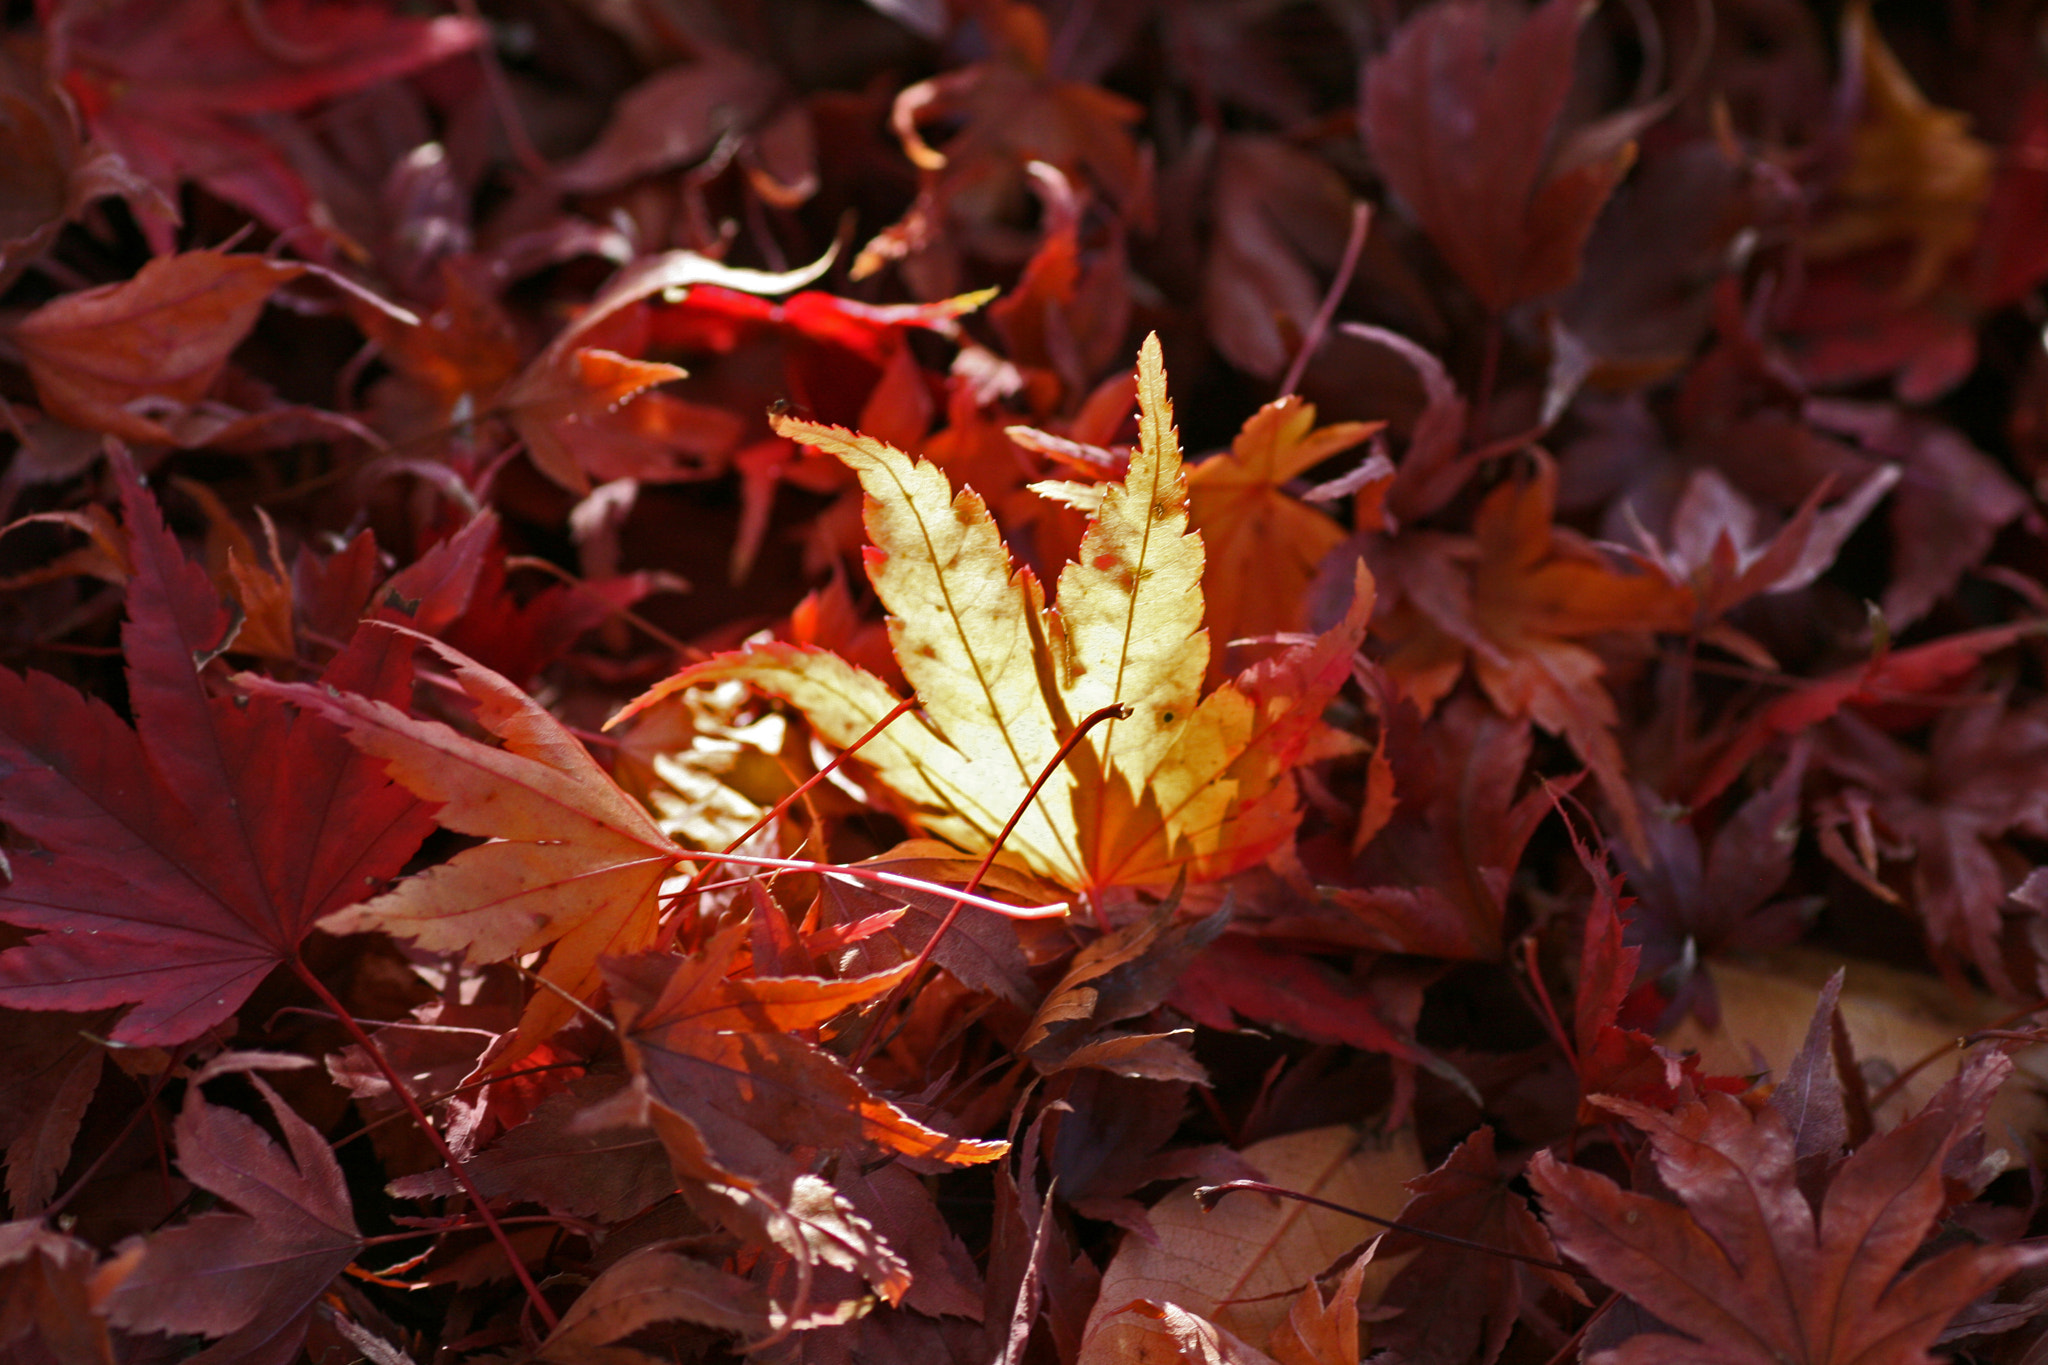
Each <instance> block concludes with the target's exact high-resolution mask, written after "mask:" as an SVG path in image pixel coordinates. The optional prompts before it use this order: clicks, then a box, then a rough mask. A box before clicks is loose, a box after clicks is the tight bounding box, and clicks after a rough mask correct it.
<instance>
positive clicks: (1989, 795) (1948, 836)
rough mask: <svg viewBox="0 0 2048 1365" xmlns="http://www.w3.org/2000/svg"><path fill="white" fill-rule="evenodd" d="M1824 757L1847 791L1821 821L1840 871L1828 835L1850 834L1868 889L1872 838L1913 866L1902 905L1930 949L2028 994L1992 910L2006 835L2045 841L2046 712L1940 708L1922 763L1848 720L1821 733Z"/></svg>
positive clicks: (1998, 901)
mask: <svg viewBox="0 0 2048 1365" xmlns="http://www.w3.org/2000/svg"><path fill="white" fill-rule="evenodd" d="M1820 755H1821V761H1822V762H1823V763H1824V764H1825V765H1826V766H1827V767H1829V768H1831V769H1832V770H1833V771H1834V772H1836V773H1837V774H1838V775H1840V776H1841V777H1843V778H1844V779H1846V780H1847V782H1848V783H1849V787H1848V790H1847V791H1845V792H1843V793H1842V794H1840V795H1838V796H1837V797H1835V798H1833V799H1832V800H1830V801H1829V802H1828V807H1829V808H1830V810H1829V813H1827V814H1823V816H1822V827H1823V835H1822V848H1823V849H1824V850H1826V851H1828V852H1830V853H1831V854H1832V855H1833V856H1834V857H1835V860H1836V861H1837V862H1838V863H1845V862H1847V861H1848V859H1847V858H1846V856H1844V855H1846V852H1847V850H1845V849H1841V848H1840V845H1839V843H1838V842H1837V840H1838V837H1839V836H1838V835H1836V834H1835V831H1834V830H1832V829H1831V828H1830V826H1832V825H1834V824H1835V823H1837V822H1843V823H1851V824H1852V825H1854V826H1855V827H1856V828H1857V832H1858V833H1859V835H1860V836H1862V837H1860V838H1859V839H1858V840H1857V842H1858V843H1859V844H1860V845H1862V847H1863V849H1864V850H1865V852H1866V857H1867V862H1866V864H1865V865H1864V866H1862V867H1853V866H1852V867H1849V868H1847V869H1845V870H1848V871H1850V872H1851V874H1852V875H1855V876H1857V878H1858V879H1859V880H1860V881H1863V882H1864V883H1865V884H1871V883H1872V882H1874V881H1875V875H1874V874H1875V873H1876V870H1877V868H1876V861H1877V859H1876V856H1875V851H1876V848H1877V847H1878V843H1879V841H1878V839H1873V838H1872V837H1871V835H1872V834H1877V835H1878V836H1879V837H1880V838H1881V839H1882V845H1883V848H1884V852H1885V853H1886V854H1887V855H1891V856H1908V857H1911V858H1912V859H1913V869H1912V874H1911V877H1910V879H1909V881H1908V883H1907V885H1908V898H1909V904H1910V905H1911V907H1912V908H1913V910H1914V911H1915V912H1916V913H1917V914H1918V915H1919V917H1920V919H1921V921H1922V923H1923V924H1924V925H1925V927H1926V931H1927V938H1928V941H1929V943H1930V944H1931V945H1932V946H1933V947H1935V948H1936V949H1937V950H1946V951H1955V950H1958V949H1960V950H1961V951H1963V952H1965V953H1967V954H1968V955H1969V957H1970V958H1971V960H1972V961H1974V962H1975V963H1976V965H1977V967H1978V969H1979V970H1980V971H1982V972H1983V973H1984V977H1985V980H1986V981H1987V982H1988V983H1989V984H1990V985H1991V986H1992V988H1993V989H1995V990H1997V991H1998V992H1999V993H2000V994H2002V995H2008V996H2012V997H2014V998H2016V999H2017V998H2020V997H2022V996H2024V995H2025V994H2026V992H2025V990H2024V988H2022V987H2020V986H2019V985H2018V984H2017V983H2016V982H2015V981H2014V980H2013V977H2012V973H2011V972H2010V971H2009V969H2008V968H2007V966H2006V963H2005V954H2004V949H2003V946H2002V945H2001V943H2000V937H2001V935H2002V933H2003V923H2004V917H2003V916H2002V915H2001V913H2000V906H2001V905H2002V904H2003V903H2004V901H2005V898H2006V893H2007V892H2008V890H2010V885H2009V883H2010V882H2011V880H2012V878H2011V877H2009V876H2008V874H2007V873H2006V871H2005V869H2004V868H2002V867H2001V866H2000V861H2001V860H2000V853H2001V852H2002V848H2001V844H2002V840H2003V838H2004V836H2005V835H2006V834H2007V833H2008V832H2009V831H2015V830H2018V831H2024V832H2025V833H2027V834H2031V835H2035V836H2036V837H2039V836H2042V835H2048V788H2044V787H2043V786H2042V783H2041V773H2042V771H2043V766H2042V765H2043V764H2044V763H2048V709H2044V708H2043V707H2041V706H2039V705H2034V706H2026V707H2010V708H2009V707H2007V706H2006V705H2005V704H2004V703H2003V702H2002V701H1991V702H1987V703H1983V704H1979V705H1975V706H1956V707H1953V708H1951V709H1948V710H1944V711H1942V712H1941V713H1940V714H1939V716H1938V717H1937V718H1936V720H1935V723H1934V727H1933V730H1932V732H1931V733H1930V734H1929V736H1928V738H1927V748H1926V752H1925V753H1924V754H1923V753H1920V752H1918V751H1916V750H1914V749H1912V748H1908V747H1907V746H1905V745H1902V744H1900V743H1898V742H1897V741H1895V740H1893V739H1891V738H1890V737H1889V736H1887V735H1885V734H1884V733H1883V732H1882V731H1880V730H1878V729H1876V728H1875V727H1874V726H1871V725H1869V724H1867V723H1864V722H1860V721H1858V720H1857V719H1856V718H1855V717H1854V715H1853V713H1852V714H1851V715H1849V716H1844V717H1839V718H1837V719H1836V720H1835V721H1834V722H1833V723H1832V724H1831V725H1830V726H1829V727H1828V729H1827V731H1826V732H1825V734H1824V736H1823V741H1822V744H1821V746H1820ZM1873 826H1874V829H1873ZM1831 835H1833V836H1835V837H1834V838H1831V837H1830V836H1831ZM2015 861H2017V860H2015ZM1875 889H1877V890H1879V891H1881V892H1882V891H1884V888H1883V887H1882V886H1881V885H1879V886H1877V887H1876V888H1875ZM1890 898H1891V897H1890V895H1889V893H1887V899H1890Z"/></svg>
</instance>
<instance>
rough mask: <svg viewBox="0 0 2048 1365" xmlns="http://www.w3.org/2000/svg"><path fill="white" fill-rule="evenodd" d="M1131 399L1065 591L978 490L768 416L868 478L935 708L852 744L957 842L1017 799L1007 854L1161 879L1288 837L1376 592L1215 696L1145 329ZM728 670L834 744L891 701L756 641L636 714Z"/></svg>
mask: <svg viewBox="0 0 2048 1365" xmlns="http://www.w3.org/2000/svg"><path fill="white" fill-rule="evenodd" d="M1138 392H1139V399H1140V405H1141V409H1142V413H1143V420H1142V423H1141V432H1142V437H1143V439H1142V441H1141V444H1140V447H1139V449H1138V451H1137V452H1136V453H1135V454H1134V455H1133V457H1132V461H1131V468H1130V474H1129V476H1128V477H1127V478H1126V479H1125V480H1124V481H1123V482H1121V483H1116V484H1110V485H1108V486H1106V487H1105V488H1104V490H1103V496H1102V503H1101V508H1100V511H1099V512H1098V514H1097V516H1096V518H1095V520H1094V522H1093V523H1091V525H1090V527H1089V530H1088V533H1087V536H1086V537H1085V538H1084V539H1083V541H1082V544H1081V550H1080V555H1079V558H1078V560H1077V562H1075V563H1072V564H1069V565H1068V566H1067V567H1066V568H1065V570H1063V571H1062V572H1061V574H1060V583H1059V596H1058V601H1057V603H1056V604H1055V605H1053V606H1052V607H1047V605H1046V603H1045V597H1044V592H1043V590H1042V588H1041V587H1040V585H1039V583H1038V580H1037V578H1036V577H1035V576H1034V575H1033V574H1032V573H1031V572H1030V571H1029V570H1028V569H1021V568H1013V566H1012V563H1011V560H1010V556H1009V553H1008V551H1007V550H1006V549H1005V547H1004V545H1003V543H1002V541H1001V539H1000V538H999V536H998V535H997V532H996V528H995V524H994V523H993V521H991V520H990V518H989V516H988V512H987V509H986V507H985V506H984V505H983V503H982V500H981V499H980V498H979V497H978V496H977V495H976V494H975V493H974V491H973V490H972V489H967V490H963V491H961V492H960V493H959V494H958V495H955V494H954V492H953V490H952V488H951V487H950V486H949V485H948V483H947V481H946V478H945V475H944V474H943V473H941V472H940V471H939V470H938V469H937V468H936V467H935V466H932V465H930V464H927V463H924V462H921V461H916V460H913V459H911V458H910V457H909V456H907V455H905V454H903V453H902V452H901V451H898V450H896V449H894V448H892V447H890V446H886V445H883V444H882V443H881V442H878V441H874V440H871V439H869V438H866V437H862V436H857V435H855V434H853V433H851V432H847V431H843V430H840V429H838V428H832V427H821V426H816V425H813V424H810V423H803V422H795V421H789V420H786V419H785V420H783V421H782V422H781V423H780V424H779V425H780V429H781V430H782V431H783V432H784V434H786V435H789V436H792V437H796V438H798V439H801V440H804V441H806V442H808V443H810V444H812V445H814V446H816V447H818V448H819V449H822V450H827V451H830V452H831V453H832V454H834V455H837V456H838V457H839V458H840V459H841V460H843V461H845V462H846V463H847V464H848V465H849V466H850V467H852V468H853V469H854V471H855V472H856V473H857V474H859V476H860V478H861V485H862V487H863V488H864V489H865V490H866V492H867V509H866V510H867V524H868V534H869V537H870V539H871V540H872V541H873V542H874V548H873V550H872V551H870V553H869V557H868V568H869V576H870V577H871V578H872V579H873V580H874V583H875V590H876V592H877V594H878V595H879V596H880V597H881V599H882V602H883V605H884V606H886V607H887V608H888V610H889V611H890V613H891V621H890V639H891V642H892V644H893V645H894V647H895V650H896V658H897V661H898V662H899V663H900V664H901V665H902V668H903V673H904V676H905V677H906V678H908V679H909V680H910V682H911V684H912V686H913V687H915V688H916V690H917V695H918V699H919V700H920V701H921V702H922V703H923V704H924V710H923V713H922V714H921V715H916V716H910V717H905V718H904V719H902V720H899V721H897V722H896V723H895V724H894V725H893V726H891V727H890V728H889V729H888V730H886V731H885V732H883V734H882V735H881V736H879V737H878V738H877V739H875V740H873V741H871V742H869V743H868V744H867V745H866V746H865V747H864V748H863V749H862V750H861V757H862V758H863V759H864V760H865V761H866V762H867V763H869V764H870V765H871V766H872V767H873V768H874V769H875V770H876V772H877V773H878V774H879V775H880V777H881V779H882V780H883V782H885V783H886V784H887V785H888V786H889V787H890V788H891V789H892V790H893V791H894V792H895V793H896V794H897V795H898V796H900V797H902V798H903V799H904V801H905V803H906V804H907V805H908V806H909V808H910V810H911V812H912V813H913V815H914V817H915V818H916V819H917V820H918V821H919V823H921V824H923V825H924V826H925V827H926V828H928V829H930V830H932V831H934V832H935V833H938V834H941V835H944V836H945V837H946V838H948V839H951V840H953V841H954V842H955V843H957V844H959V845H960V846H961V847H963V848H969V849H981V848H986V847H988V846H989V844H990V843H992V842H993V841H994V839H995V836H996V834H997V833H998V832H999V831H1000V830H1001V829H1002V828H1003V826H1004V825H1005V824H1006V823H1007V822H1008V820H1009V818H1010V815H1011V813H1012V812H1013V811H1015V810H1017V809H1018V808H1020V807H1024V813H1023V816H1022V818H1021V819H1020V820H1019V821H1018V824H1017V827H1016V829H1015V831H1014V832H1013V833H1012V834H1011V835H1010V837H1009V840H1008V842H1007V843H1006V845H1005V847H1006V848H1007V849H1008V850H1009V851H1010V852H1011V854H1012V855H1013V856H1014V857H1016V858H1017V859H1018V860H1019V861H1021V862H1022V863H1023V864H1024V865H1025V866H1026V867H1028V868H1029V869H1030V870H1031V871H1033V872H1036V873H1038V874H1040V875H1042V876H1046V877H1050V878H1052V879H1053V880H1055V881H1058V882H1061V883H1062V884H1064V885H1067V886H1071V887H1076V888H1101V887H1106V886H1112V885H1119V884H1139V885H1147V884H1149V885H1160V884H1163V883H1165V882H1168V881H1171V880H1172V878H1173V877H1174V876H1175V875H1176V874H1177V873H1179V872H1180V871H1181V870H1183V869H1185V870H1187V871H1189V872H1192V873H1193V874H1194V875H1196V876H1198V877H1213V876H1219V875H1222V874H1224V873H1227V872H1231V871H1235V870H1237V869H1239V868H1243V867H1246V866H1249V865H1251V864H1254V863H1256V862H1257V861H1259V860H1260V859H1262V858H1264V857H1265V856H1266V855H1267V854H1269V853H1271V852H1272V851H1273V850H1274V849H1275V848H1277V847H1278V846H1279V844H1280V842H1281V841H1282V840H1283V839H1285V838H1286V837H1287V835H1288V834H1289V833H1290V832H1291V831H1292V829H1293V827H1294V824H1295V821H1296V819H1297V818H1298V816H1297V813H1296V808H1295V801H1294V793H1293V789H1292V785H1291V783H1290V782H1289V781H1288V776H1287V774H1288V771H1289V770H1290V769H1291V768H1293V767H1295V766H1297V765H1299V764H1301V763H1303V762H1306V761H1308V760H1310V759H1313V758H1316V757H1320V756H1324V755H1327V754H1330V753H1333V752H1337V751H1340V750H1341V749H1342V748H1344V747H1345V743H1344V741H1343V740H1342V738H1341V737H1340V736H1337V735H1336V734H1335V733H1334V732H1333V731H1331V730H1329V729H1328V728H1326V727H1325V726H1324V725H1323V724H1322V721H1321V718H1320V717H1321V712H1322V708H1323V706H1324V704H1325V703H1326V702H1327V701H1328V699H1329V698H1330V696H1331V695H1332V694H1333V693H1334V692H1335V690H1336V689H1337V687H1338V686H1339V685H1341V683H1342V682H1343V680H1344V678H1345V677H1346V676H1347V675H1348V672H1349V660H1350V656H1351V654H1352V652H1353V651H1354V650H1355V649H1356V648H1357V645H1358V642H1359V640H1360V638H1361V637H1362V636H1363V634H1364V631H1365V623H1366V619H1367V617H1368V616H1369V615H1370V613H1371V609H1372V590H1371V583H1370V580H1369V579H1367V578H1361V580H1360V583H1359V584H1358V587H1357V592H1356V595H1355V596H1354V599H1353V601H1352V604H1351V610H1350V613H1349V614H1348V615H1347V617H1346V618H1345V620H1344V622H1343V623H1342V624H1341V625H1339V626H1338V627H1336V628H1335V629H1333V630H1332V631H1330V632H1329V633H1328V634H1326V635H1324V636H1323V637H1321V638H1320V639H1319V640H1317V641H1315V642H1314V643H1312V644H1308V645H1300V646H1296V647H1294V648H1292V649H1289V650H1288V651H1286V652H1285V653H1283V654H1281V655H1279V656H1277V657H1275V658H1274V659H1271V660H1269V661H1267V662H1266V663H1264V664H1262V665H1260V666H1259V667H1257V668H1255V669H1253V670H1251V671H1249V672H1247V673H1246V674H1244V675H1243V676H1242V677H1240V678H1239V679H1237V680H1236V681H1235V682H1233V683H1230V684H1226V685H1225V686H1223V687H1221V688H1219V689H1217V690H1216V691H1214V692H1212V693H1210V694H1209V695H1208V696H1207V697H1202V696H1201V695H1200V689H1201V681H1202V673H1203V669H1204V667H1205V665H1206V663H1207V659H1208V649H1209V641H1208V637H1207V634H1206V632H1205V631H1204V630H1203V629H1202V606H1203V602H1202V591H1201V583H1202V566H1203V553H1202V545H1201V541H1200V540H1199V539H1198V538H1195V537H1192V536H1190V535H1188V534H1187V502H1186V493H1185V490H1184V486H1183V480H1182V475H1181V462H1180V447H1179V440H1178V437H1177V436H1176V434H1175V432H1174V429H1173V417H1172V410H1171V408H1170V406H1169V404H1168V401H1167V397H1166V374H1165V370H1164V367H1163V365H1162V364H1161V361H1160V354H1159V347H1158V342H1157V341H1156V339H1155V340H1151V341H1148V342H1146V344H1145V348H1144V350H1143V351H1142V352H1141V354H1140V358H1139V380H1138ZM720 678H742V679H745V680H746V681H748V682H750V683H752V684H754V685H755V686H756V687H759V688H761V689H762V690H764V691H767V692H770V693H773V694H775V695H777V696H780V697H783V698H785V699H787V700H789V701H791V702H792V703H794V704H795V705H796V706H797V707H798V708H799V709H801V710H802V711H803V712H804V713H805V714H806V715H807V716H809V717H810V719H811V722H812V724H813V725H815V726H816V727H817V728H818V730H819V731H820V732H821V733H822V734H823V735H825V737H826V738H828V739H830V740H831V741H832V742H833V743H836V744H841V745H845V744H850V743H852V742H853V741H854V740H855V739H856V738H858V737H859V736H860V735H861V734H862V733H864V732H865V731H866V730H868V729H869V728H870V727H871V726H873V725H874V724H875V723H876V722H877V721H879V720H880V719H881V718H882V717H883V716H884V715H886V714H887V713H888V712H889V711H890V710H891V709H892V708H893V707H895V706H896V705H897V698H896V697H895V695H894V694H893V693H891V692H890V690H889V688H888V687H887V686H886V685H885V684H883V683H882V682H881V681H880V680H879V679H877V678H875V677H874V676H873V675H871V674H868V673H866V672H863V671H861V670H859V669H857V668H855V667H853V666H852V665H850V664H848V663H846V662H845V661H843V660H841V659H839V658H838V657H837V656H835V655H832V654H829V653H826V652H824V651H820V650H811V649H804V648H801V647H796V646H788V645H767V646H756V647H754V648H752V649H749V650H745V651H740V652H737V653H733V654H727V655H722V656H720V657H718V658H716V659H713V660H711V661H709V662H707V663H704V664H699V665H696V666H695V667H693V668H690V669H686V670H685V671H684V672H682V673H681V674H678V675H677V676H676V677H674V678H672V679H670V680H669V681H668V682H666V683H663V684H662V685H660V686H659V687H657V688H655V689H654V690H653V691H651V692H649V693H648V694H646V695H645V696H643V697H642V698H641V699H640V700H639V701H638V702H636V703H634V706H633V707H631V708H628V714H630V712H631V711H632V710H635V709H638V708H639V707H642V706H645V705H648V704H650V703H651V702H652V701H654V700H656V699H658V698H659V697H661V696H664V695H667V694H668V693H669V692H671V691H674V690H675V689H677V688H679V687H683V686H688V685H690V684H693V683H698V682H708V681H712V680H715V679H720ZM1117 703H1121V704H1123V705H1126V706H1128V707H1130V708H1131V711H1132V714H1131V716H1130V717H1129V718H1128V719H1125V720H1112V721H1110V722H1108V723H1105V724H1103V725H1101V726H1100V727H1099V728H1098V729H1097V730H1096V731H1094V732H1093V733H1091V734H1090V735H1089V736H1088V737H1087V738H1086V739H1085V740H1083V741H1082V742H1081V743H1080V744H1079V745H1078V746H1076V748H1075V751H1074V753H1073V754H1072V756H1071V757H1069V758H1068V760H1067V762H1066V764H1065V767H1064V769H1063V770H1062V771H1060V772H1057V773H1054V774H1053V775H1052V777H1051V778H1050V780H1049V781H1047V783H1046V784H1045V787H1044V788H1043V789H1042V790H1041V791H1040V793H1039V795H1038V797H1037V799H1036V800H1035V801H1033V802H1031V803H1030V804H1029V806H1028V807H1026V806H1025V799H1024V798H1025V795H1026V793H1027V792H1028V791H1029V789H1030V787H1031V785H1032V784H1033V783H1034V782H1035V781H1037V780H1038V778H1039V776H1040V774H1041V773H1043V772H1044V771H1045V769H1046V768H1047V766H1048V764H1049V763H1050V762H1051V761H1052V759H1053V757H1054V755H1055V754H1056V753H1057V752H1058V750H1059V747H1060V745H1061V743H1062V741H1063V740H1065V739H1066V738H1067V737H1068V736H1069V735H1070V734H1071V733H1072V732H1073V730H1074V728H1075V727H1076V726H1077V725H1078V724H1079V723H1080V722H1081V721H1082V720H1084V719H1085V718H1086V717H1087V716H1089V715H1090V714H1091V713H1093V712H1095V711H1097V710H1098V709H1100V708H1103V707H1107V706H1110V705H1112V704H1117Z"/></svg>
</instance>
